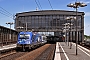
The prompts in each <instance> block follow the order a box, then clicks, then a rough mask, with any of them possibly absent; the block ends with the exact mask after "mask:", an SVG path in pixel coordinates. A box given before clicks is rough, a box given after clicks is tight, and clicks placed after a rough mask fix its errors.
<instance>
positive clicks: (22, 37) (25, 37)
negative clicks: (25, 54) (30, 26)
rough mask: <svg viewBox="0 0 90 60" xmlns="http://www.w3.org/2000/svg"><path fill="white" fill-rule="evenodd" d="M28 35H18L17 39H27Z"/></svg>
mask: <svg viewBox="0 0 90 60" xmlns="http://www.w3.org/2000/svg"><path fill="white" fill-rule="evenodd" d="M29 36H30V35H29V34H20V37H19V39H29Z"/></svg>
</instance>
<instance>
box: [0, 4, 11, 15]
mask: <svg viewBox="0 0 90 60" xmlns="http://www.w3.org/2000/svg"><path fill="white" fill-rule="evenodd" d="M0 8H1V9H3V10H4V11H6V12H7V13H8V14H10V15H12V14H11V13H10V12H8V11H7V10H5V9H4V8H2V7H1V6H0Z"/></svg>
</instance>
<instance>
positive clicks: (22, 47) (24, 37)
mask: <svg viewBox="0 0 90 60" xmlns="http://www.w3.org/2000/svg"><path fill="white" fill-rule="evenodd" d="M42 39H43V38H42V35H41V34H39V33H37V32H19V34H18V40H17V48H16V50H17V51H26V50H29V49H32V48H35V47H37V46H40V45H43V44H45V43H46V41H45V40H42Z"/></svg>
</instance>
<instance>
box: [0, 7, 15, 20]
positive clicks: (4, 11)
mask: <svg viewBox="0 0 90 60" xmlns="http://www.w3.org/2000/svg"><path fill="white" fill-rule="evenodd" d="M0 8H1V9H0V13H1V14H2V15H4V16H7V17H9V18H11V19H13V17H11V16H13V15H12V14H11V13H10V12H8V11H7V10H5V9H4V8H2V7H1V6H0Z"/></svg>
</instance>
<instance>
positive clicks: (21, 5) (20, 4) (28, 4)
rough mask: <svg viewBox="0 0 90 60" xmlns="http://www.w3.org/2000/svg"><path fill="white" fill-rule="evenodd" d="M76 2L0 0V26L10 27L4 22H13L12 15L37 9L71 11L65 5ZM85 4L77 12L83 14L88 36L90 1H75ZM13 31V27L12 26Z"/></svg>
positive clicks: (60, 0) (89, 32)
mask: <svg viewBox="0 0 90 60" xmlns="http://www.w3.org/2000/svg"><path fill="white" fill-rule="evenodd" d="M75 1H76V0H0V25H1V26H5V27H8V28H9V27H10V26H9V25H7V24H5V23H6V22H14V20H13V15H15V14H16V13H19V12H28V11H33V10H35V9H36V7H38V6H39V7H38V9H39V10H52V8H53V10H70V11H71V10H72V11H74V10H75V9H73V8H70V7H67V4H69V3H74V2H75ZM77 1H79V2H84V3H86V4H87V6H86V7H80V8H79V9H78V11H81V12H85V19H84V26H85V27H84V28H85V30H84V34H86V35H90V0H77ZM12 29H14V25H13V26H12Z"/></svg>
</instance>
